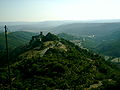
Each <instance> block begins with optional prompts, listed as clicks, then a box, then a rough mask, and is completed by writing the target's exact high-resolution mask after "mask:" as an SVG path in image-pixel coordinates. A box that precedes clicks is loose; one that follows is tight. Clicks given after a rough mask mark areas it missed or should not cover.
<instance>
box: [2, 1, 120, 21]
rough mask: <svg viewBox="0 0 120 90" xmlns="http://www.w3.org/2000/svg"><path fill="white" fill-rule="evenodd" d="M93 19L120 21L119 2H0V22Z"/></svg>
mask: <svg viewBox="0 0 120 90" xmlns="http://www.w3.org/2000/svg"><path fill="white" fill-rule="evenodd" d="M95 19H120V0H0V22H2V21H46V20H95Z"/></svg>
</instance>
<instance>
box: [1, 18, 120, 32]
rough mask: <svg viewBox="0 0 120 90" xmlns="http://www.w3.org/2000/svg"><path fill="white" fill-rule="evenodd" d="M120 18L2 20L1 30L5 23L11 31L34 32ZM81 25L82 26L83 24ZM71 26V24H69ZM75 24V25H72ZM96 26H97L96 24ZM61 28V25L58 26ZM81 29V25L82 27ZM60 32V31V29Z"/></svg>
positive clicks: (119, 20) (118, 20) (112, 21)
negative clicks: (34, 20)
mask: <svg viewBox="0 0 120 90" xmlns="http://www.w3.org/2000/svg"><path fill="white" fill-rule="evenodd" d="M119 22H120V19H115V20H86V21H79V20H78V21H75V20H61V21H59V20H58V21H43V22H0V32H3V31H4V28H2V27H4V25H7V26H8V28H9V30H11V31H32V32H39V31H44V32H48V31H49V32H50V31H54V30H56V29H54V28H55V27H57V26H60V25H67V24H74V23H75V24H76V23H79V24H81V23H82V24H81V25H83V26H82V27H86V28H87V27H88V25H87V24H86V25H85V23H102V24H105V23H119ZM81 25H80V26H81ZM68 26H69V25H68ZM72 26H73V25H72ZM60 27H64V26H60ZM65 27H67V26H65ZM95 27H96V26H95ZM58 28H59V27H58ZM80 29H81V27H80ZM59 32H60V31H59Z"/></svg>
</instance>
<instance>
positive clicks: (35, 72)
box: [0, 33, 120, 90]
mask: <svg viewBox="0 0 120 90" xmlns="http://www.w3.org/2000/svg"><path fill="white" fill-rule="evenodd" d="M21 48H22V49H20V48H16V49H15V50H14V51H13V53H11V54H10V55H11V57H10V58H11V59H10V61H9V62H10V63H11V64H10V67H11V80H12V88H13V89H20V90H24V89H33V90H34V89H38V90H39V89H40V90H48V89H73V90H74V89H77V90H85V89H87V90H113V89H116V90H119V89H120V71H119V69H117V68H116V67H115V66H114V65H113V64H112V63H110V62H107V61H105V60H104V58H103V57H101V56H100V55H98V54H96V53H92V52H90V51H88V50H86V49H81V48H80V47H79V46H76V45H75V44H73V43H71V42H69V41H67V40H65V39H62V38H59V37H57V36H55V35H54V34H51V33H48V34H47V35H46V36H44V35H38V36H36V37H35V38H34V39H31V41H30V44H29V45H26V46H23V47H21ZM1 60H2V59H1ZM6 71H7V68H6V66H4V67H1V68H0V87H1V89H8V86H9V84H8V78H7V72H6Z"/></svg>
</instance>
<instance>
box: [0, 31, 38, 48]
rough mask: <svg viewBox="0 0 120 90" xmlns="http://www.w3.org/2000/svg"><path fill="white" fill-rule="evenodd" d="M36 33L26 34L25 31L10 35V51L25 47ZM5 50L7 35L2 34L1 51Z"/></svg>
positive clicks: (0, 39) (0, 34)
mask: <svg viewBox="0 0 120 90" xmlns="http://www.w3.org/2000/svg"><path fill="white" fill-rule="evenodd" d="M35 34H36V33H32V32H25V31H16V32H10V33H8V45H9V49H14V48H16V47H18V46H21V45H24V44H26V43H28V42H29V40H30V39H31V36H33V35H35ZM4 49H5V35H4V33H0V50H4Z"/></svg>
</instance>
